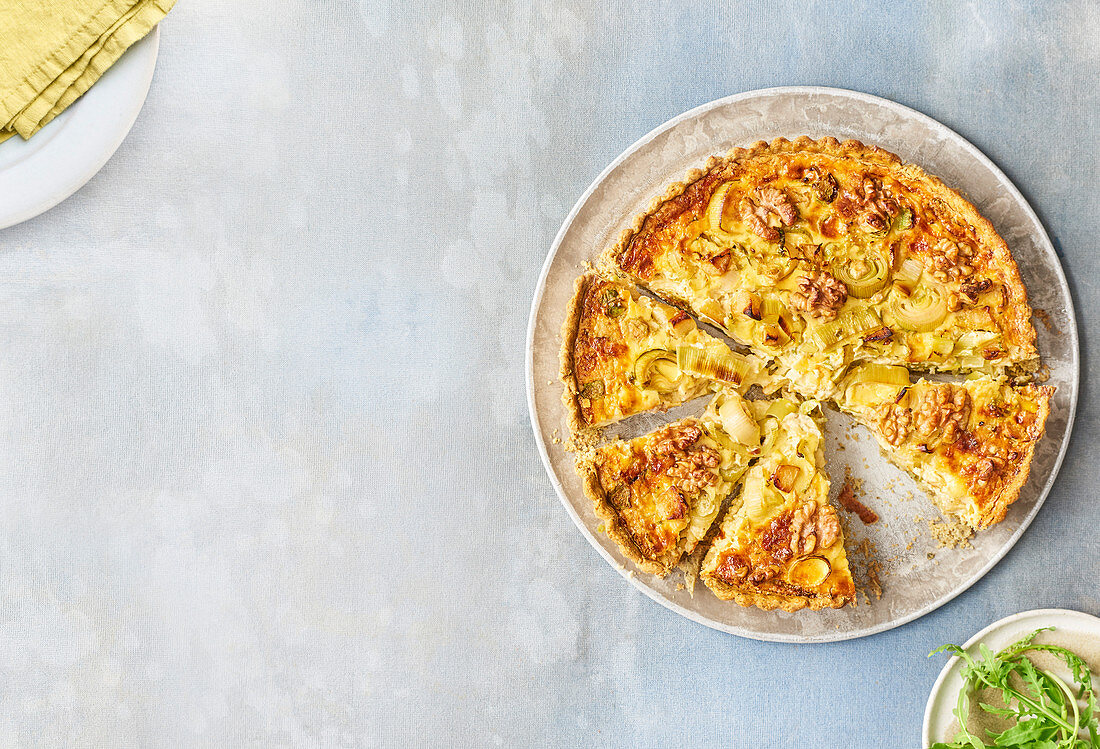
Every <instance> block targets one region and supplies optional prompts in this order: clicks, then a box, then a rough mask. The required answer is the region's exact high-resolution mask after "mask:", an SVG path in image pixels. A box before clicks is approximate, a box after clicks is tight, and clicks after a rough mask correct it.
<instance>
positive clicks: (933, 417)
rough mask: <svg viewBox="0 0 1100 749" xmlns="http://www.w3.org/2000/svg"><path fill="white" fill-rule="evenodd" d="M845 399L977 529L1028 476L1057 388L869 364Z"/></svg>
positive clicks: (995, 518) (996, 518)
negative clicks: (933, 377)
mask: <svg viewBox="0 0 1100 749" xmlns="http://www.w3.org/2000/svg"><path fill="white" fill-rule="evenodd" d="M844 383H845V387H844V392H843V396H842V398H841V399H840V401H839V403H838V405H839V406H840V408H841V409H842V410H843V411H846V412H848V413H850V414H852V415H853V416H854V417H855V418H856V420H857V421H859V422H861V423H862V424H864V425H866V426H867V427H868V428H869V429H870V430H871V432H872V433H873V434H874V435H875V437H876V438H877V439H878V441H879V444H880V445H881V447H882V451H883V454H884V455H885V456H886V457H887V458H888V459H889V460H890V461H891V462H892V463H894V464H895V465H897V466H898V467H899V468H902V469H903V470H905V471H908V472H909V473H910V474H912V475H913V477H914V478H915V479H916V480H917V482H918V483H919V484H920V485H921V486H922V487H923V488H924V489H925V490H926V491H927V492H928V493H929V494H931V495H932V498H933V500H934V501H935V502H936V505H937V506H938V507H939V508H940V510H942V511H943V512H944V513H945V514H947V515H950V516H953V517H957V518H959V519H961V520H963V521H965V522H966V523H967V524H969V525H971V526H972V527H974V528H983V527H985V526H988V525H991V524H993V523H999V522H1000V521H1001V520H1004V517H1005V513H1006V512H1007V511H1008V507H1009V505H1011V504H1012V503H1013V502H1015V501H1016V498H1017V497H1019V495H1020V489H1021V488H1022V487H1023V485H1024V484H1025V483H1026V482H1027V477H1028V473H1029V472H1030V470H1031V459H1032V455H1033V454H1034V452H1035V445H1036V443H1037V442H1038V441H1039V439H1040V438H1041V437H1042V436H1043V430H1044V428H1045V426H1046V420H1047V416H1048V415H1049V413H1050V398H1051V396H1052V395H1053V394H1054V388H1052V387H1040V386H1037V385H1026V386H1023V387H1012V386H1010V385H1008V384H1005V383H1004V382H1003V381H1002V380H999V379H994V378H992V377H988V376H985V375H971V376H970V377H969V378H968V379H966V380H965V381H963V382H958V383H949V382H929V381H928V380H920V381H918V382H916V383H912V384H910V383H909V373H908V372H907V371H906V370H905V369H904V368H902V367H887V366H881V365H874V364H869V365H864V366H862V367H859V368H857V369H856V370H854V371H853V372H852V373H851V374H850V375H849V376H848V377H847V378H846V379H845V380H844Z"/></svg>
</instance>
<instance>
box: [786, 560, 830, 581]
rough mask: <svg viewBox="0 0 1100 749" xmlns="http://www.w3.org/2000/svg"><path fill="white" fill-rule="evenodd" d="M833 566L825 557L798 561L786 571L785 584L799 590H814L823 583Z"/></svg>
mask: <svg viewBox="0 0 1100 749" xmlns="http://www.w3.org/2000/svg"><path fill="white" fill-rule="evenodd" d="M832 571H833V566H832V565H831V564H829V560H828V559H826V558H825V557H819V556H812V557H806V558H804V559H799V560H798V561H797V562H795V563H794V564H792V565H791V568H790V569H789V570H787V582H789V583H791V584H792V585H797V586H798V587H800V588H816V587H817V586H818V585H821V583H823V582H825V580H826V579H828V577H829V573H830V572H832Z"/></svg>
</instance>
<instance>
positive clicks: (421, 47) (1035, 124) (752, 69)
mask: <svg viewBox="0 0 1100 749" xmlns="http://www.w3.org/2000/svg"><path fill="white" fill-rule="evenodd" d="M884 5H886V4H883V3H878V2H867V3H859V4H852V5H844V6H841V5H838V4H835V3H824V2H821V3H807V2H802V1H800V2H789V3H773V2H755V3H741V4H734V3H730V4H723V8H722V9H721V10H720V11H718V10H715V9H714V8H713V7H709V8H708V7H704V6H703V5H702V4H699V3H690V2H683V3H667V4H666V3H661V4H651V3H636V4H634V3H622V2H611V3H602V4H601V3H588V2H580V1H579V0H578V1H576V2H542V3H539V4H537V5H534V4H528V3H523V2H519V3H516V4H510V3H501V4H475V3H469V2H462V3H451V4H434V5H421V4H418V3H405V2H393V3H392V4H389V3H384V2H377V1H375V0H363V2H359V3H355V2H322V0H282V1H281V2H277V3H271V2H260V0H192V2H185V3H180V4H179V5H178V6H177V8H176V9H175V11H173V13H172V15H171V16H170V17H169V18H168V19H167V20H166V21H165V22H164V24H163V26H162V43H161V57H160V61H159V63H158V69H157V73H156V76H155V78H154V80H153V86H152V90H151V92H150V96H149V100H148V102H147V103H146V106H145V109H144V110H143V112H142V114H141V116H140V117H139V119H138V121H137V125H136V126H135V128H134V130H133V132H132V133H131V134H130V136H129V138H128V139H127V141H126V142H125V143H124V144H123V145H122V147H121V148H120V149H119V151H118V153H117V154H116V155H115V157H114V158H113V159H112V160H111V161H110V162H109V163H108V164H107V166H106V167H105V168H104V169H103V171H102V172H101V173H100V174H99V175H98V176H97V177H96V178H94V179H93V180H92V181H91V182H90V183H89V184H88V186H87V187H85V188H84V189H83V190H81V191H80V192H79V193H77V194H76V195H75V196H73V197H72V198H70V199H69V200H67V201H66V202H64V203H63V204H61V205H60V206H59V207H57V208H55V209H53V210H52V211H49V212H47V213H46V214H44V215H42V216H40V217H38V218H36V219H33V220H31V221H28V222H26V223H25V224H22V225H20V226H17V227H14V228H12V229H8V230H5V231H0V350H2V351H3V352H4V355H3V357H2V359H0V513H2V517H3V523H2V526H0V745H4V746H8V745H17V744H23V745H27V746H30V745H46V746H51V745H54V746H61V745H85V746H93V745H96V746H103V745H113V746H130V745H133V746H138V745H140V746H180V745H185V746H189V745H198V746H225V745H238V744H256V745H264V746H279V745H293V746H314V745H316V746H345V745H346V746H363V745H365V746H373V745H402V744H407V743H413V740H415V741H419V742H423V743H424V744H428V745H489V746H492V745H494V744H497V745H513V746H523V745H532V744H546V743H561V744H566V745H578V744H582V745H586V744H597V745H662V744H664V745H667V744H671V743H674V742H686V741H689V740H690V741H691V742H692V743H699V744H709V743H719V742H720V743H722V744H725V745H732V746H774V745H779V744H780V743H790V744H792V745H813V746H818V745H821V746H836V745H840V744H842V743H843V744H844V745H846V746H869V747H874V746H911V745H916V743H917V742H918V741H919V735H920V733H919V731H920V721H921V715H922V712H923V708H924V702H925V699H926V697H927V694H928V690H929V689H930V687H931V685H932V682H933V681H934V679H935V676H936V674H937V673H938V671H939V668H940V667H941V665H942V663H943V661H942V659H939V658H936V659H932V660H928V659H926V658H925V657H924V656H925V654H926V653H927V652H928V651H929V650H931V649H932V648H933V647H934V646H936V645H938V644H940V643H941V642H944V641H947V640H962V639H965V638H966V637H968V636H969V635H970V634H972V633H973V632H974V631H976V630H977V629H979V628H980V627H983V626H985V625H986V624H988V623H989V622H991V621H992V620H994V619H997V618H1000V617H1002V616H1005V615H1007V614H1010V613H1013V612H1016V611H1019V610H1023V609H1030V608H1035V607H1040V606H1058V607H1068V608H1075V609H1080V610H1083V611H1087V612H1090V613H1093V614H1100V583H1098V582H1097V581H1098V580H1100V537H1098V534H1097V528H1098V524H1100V502H1098V500H1097V499H1096V496H1097V494H1096V487H1097V485H1098V483H1100V462H1098V460H1097V457H1098V456H1097V450H1098V448H1097V443H1098V438H1100V434H1098V432H1100V430H1098V428H1097V416H1098V409H1097V407H1096V406H1095V405H1094V404H1093V403H1092V402H1091V398H1090V397H1091V395H1092V394H1093V393H1094V392H1095V387H1094V380H1095V379H1096V378H1100V375H1092V374H1091V371H1090V368H1089V364H1090V361H1091V360H1092V351H1091V350H1092V346H1093V345H1094V340H1095V339H1094V337H1093V336H1091V335H1090V330H1092V327H1093V326H1094V325H1095V324H1096V323H1097V320H1098V317H1100V312H1098V310H1100V306H1098V304H1097V303H1098V302H1100V288H1098V286H1097V278H1098V277H1100V254H1098V253H1097V252H1096V248H1095V246H1094V243H1095V242H1096V237H1098V236H1100V211H1098V210H1097V207H1096V206H1097V200H1096V190H1097V185H1098V184H1100V145H1098V140H1097V137H1096V134H1095V127H1096V124H1097V120H1098V118H1100V93H1098V91H1100V89H1098V88H1097V85H1096V81H1097V80H1098V79H1100V11H1098V8H1097V6H1096V4H1094V3H1091V2H1088V0H1080V1H1079V2H1067V3H1062V2H1055V3H1036V4H1035V7H1034V8H1033V7H1031V6H1030V5H1027V4H1023V3H1002V2H990V3H988V4H981V3H977V4H975V3H961V2H938V3H916V2H914V3H892V4H889V7H882V6H884ZM596 6H599V7H600V9H599V10H593V7H596ZM807 7H809V8H810V10H809V12H807V10H806V8H807ZM786 84H822V85H831V86H840V87H845V88H853V89H857V90H861V91H866V92H869V93H873V94H878V95H880V96H885V97H888V98H891V99H894V100H896V101H899V102H901V103H903V104H906V105H909V106H911V107H914V108H916V109H918V110H920V111H922V112H925V113H927V114H929V115H932V116H933V117H935V118H937V119H939V120H941V121H942V122H944V123H945V124H947V125H948V126H950V127H952V128H954V129H956V130H958V131H959V132H960V133H962V134H963V135H964V136H965V137H967V138H968V139H970V140H971V141H972V142H973V143H975V144H976V145H977V146H978V147H979V148H980V149H982V150H983V151H984V152H985V153H986V154H988V155H989V156H990V157H991V158H992V159H993V160H994V161H996V162H997V163H998V164H999V165H1000V166H1001V168H1002V169H1004V170H1005V172H1006V173H1008V175H1009V176H1010V177H1011V178H1012V179H1013V180H1015V182H1016V184H1017V185H1018V186H1019V187H1020V189H1021V190H1022V191H1023V192H1024V194H1025V195H1026V196H1027V197H1028V199H1029V200H1031V201H1032V204H1033V205H1034V207H1035V209H1036V210H1037V211H1038V213H1039V215H1040V217H1041V218H1042V220H1043V221H1044V223H1045V225H1046V226H1047V228H1048V230H1049V231H1050V234H1051V236H1052V238H1053V239H1054V241H1055V244H1056V246H1057V247H1058V249H1059V252H1060V253H1061V256H1062V258H1063V261H1064V264H1065V269H1066V273H1067V275H1068V276H1069V280H1070V284H1071V286H1072V288H1073V290H1074V294H1075V298H1076V301H1077V307H1078V314H1079V321H1080V329H1081V334H1082V348H1083V350H1082V355H1083V382H1082V384H1083V390H1082V394H1081V406H1080V410H1079V412H1078V422H1077V427H1076V433H1075V438H1074V440H1073V443H1072V445H1071V447H1070V452H1069V455H1068V456H1067V459H1066V463H1065V466H1064V467H1063V469H1062V473H1061V477H1060V479H1059V481H1058V483H1057V484H1056V486H1055V488H1054V491H1053V492H1052V493H1051V495H1050V498H1049V500H1048V501H1047V504H1046V505H1045V507H1044V508H1043V510H1042V511H1041V512H1040V514H1039V516H1038V519H1037V520H1036V522H1035V524H1034V525H1033V526H1032V527H1031V528H1030V529H1029V530H1028V532H1027V533H1026V534H1025V535H1024V537H1023V539H1022V540H1021V542H1020V543H1019V544H1018V545H1017V546H1016V548H1015V549H1014V550H1013V551H1012V552H1011V553H1010V554H1009V555H1008V556H1007V557H1006V558H1005V560H1004V561H1003V562H1001V564H999V565H998V566H997V567H996V568H995V569H994V570H993V571H992V572H991V573H990V574H989V575H988V576H987V577H986V578H985V579H983V580H982V581H981V582H980V583H979V584H977V585H976V586H974V587H973V588H972V589H971V590H970V591H968V592H967V593H965V594H964V595H962V596H960V597H959V598H957V599H956V600H955V601H953V602H952V603H950V604H948V605H947V606H945V607H944V608H942V609H940V610H939V611H937V612H936V613H934V614H932V615H929V616H927V617H925V618H923V619H920V620H918V621H916V622H914V623H912V624H910V625H907V626H905V627H903V628H901V629H898V630H894V631H891V632H888V633H885V634H881V635H878V636H875V637H871V638H867V639H863V640H856V641H851V642H845V643H837V644H833V645H825V646H820V645H818V646H790V645H778V644H767V643H760V642H753V641H748V640H742V639H738V638H736V637H731V636H728V635H724V634H721V633H718V632H714V631H711V630H708V629H705V628H703V627H701V626H699V625H696V624H693V623H691V622H689V621H687V620H684V619H681V618H679V617H678V616H676V615H675V614H673V613H671V612H669V611H667V610H665V609H663V608H661V607H660V606H658V605H657V604H655V603H653V602H651V601H650V600H648V599H646V598H645V597H643V596H642V595H641V594H640V593H638V592H637V591H636V590H634V589H633V588H631V587H630V586H629V585H627V584H626V583H625V582H624V581H623V580H622V579H621V578H620V577H619V575H618V574H617V573H616V572H615V571H614V570H613V569H611V568H610V567H608V566H607V565H606V563H604V562H603V560H602V559H601V558H600V557H599V556H598V555H597V553H596V552H595V551H594V550H592V549H591V548H590V547H589V546H588V544H587V542H586V541H585V540H584V539H583V538H582V537H581V535H580V533H579V532H578V531H577V530H576V528H575V527H574V526H573V524H572V522H571V521H570V519H569V518H568V516H567V515H566V513H565V511H564V510H563V509H562V507H561V506H560V504H559V502H558V499H557V498H556V496H555V495H554V493H553V490H552V488H551V486H550V483H549V481H548V479H547V478H546V475H545V473H544V472H543V468H542V465H541V463H540V461H539V457H538V453H537V451H536V449H535V446H534V441H533V438H532V435H531V428H530V425H529V422H528V416H527V408H526V400H525V394H524V385H523V381H524V378H523V359H524V339H525V328H526V323H527V314H528V311H529V303H530V298H531V294H532V291H533V288H534V284H535V281H536V278H537V275H538V271H539V268H540V266H541V264H542V261H543V259H544V257H545V255H546V252H547V249H548V247H549V244H550V242H551V239H552V238H553V235H554V233H555V231H556V229H557V227H558V225H559V224H560V222H561V221H562V219H563V218H564V217H565V215H566V213H567V212H568V210H569V208H570V206H571V205H572V203H573V201H574V200H575V199H576V198H577V196H579V195H580V193H581V192H582V191H583V190H584V188H585V187H586V186H587V184H588V183H589V182H590V181H591V180H592V179H593V178H594V177H595V176H596V175H597V174H598V173H599V171H600V170H601V169H602V168H603V167H604V166H605V165H606V164H607V163H608V162H609V161H610V160H611V159H613V158H614V157H615V156H616V155H617V154H618V153H619V152H620V151H622V150H623V149H624V148H625V147H626V146H628V145H629V144H630V143H632V142H633V141H634V140H636V139H637V138H638V137H640V136H641V135H643V134H644V133H646V132H647V131H648V130H650V129H651V128H653V127H655V126H656V125H658V124H660V123H662V122H664V121H665V120H666V119H668V118H669V117H672V116H673V115H676V114H678V113H680V112H682V111H684V110H686V109H689V108H691V107H694V106H696V105H698V104H701V103H704V102H707V101H709V100H712V99H714V98H717V97H720V96H724V95H726V94H730V93H734V92H738V91H744V90H748V89H754V88H759V87H763V86H773V85H786ZM0 148H2V146H0ZM841 737H843V738H841Z"/></svg>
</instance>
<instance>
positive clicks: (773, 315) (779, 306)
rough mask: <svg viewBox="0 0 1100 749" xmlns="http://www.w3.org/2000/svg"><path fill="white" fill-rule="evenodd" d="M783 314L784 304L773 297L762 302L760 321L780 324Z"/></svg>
mask: <svg viewBox="0 0 1100 749" xmlns="http://www.w3.org/2000/svg"><path fill="white" fill-rule="evenodd" d="M782 314H783V302H781V301H779V300H778V299H776V298H775V297H773V296H769V297H764V299H762V300H761V302H760V319H761V320H763V321H764V322H770V323H776V322H779V317H780V316H781V315H782Z"/></svg>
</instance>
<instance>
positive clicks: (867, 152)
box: [600, 135, 1039, 367]
mask: <svg viewBox="0 0 1100 749" xmlns="http://www.w3.org/2000/svg"><path fill="white" fill-rule="evenodd" d="M797 152H806V153H822V154H827V155H829V156H838V157H842V156H850V157H855V158H858V159H859V160H860V161H863V162H865V163H869V164H878V165H881V166H890V167H895V168H898V167H900V169H901V171H903V172H904V173H905V176H906V178H908V179H911V180H915V181H922V182H924V183H925V184H926V185H927V187H928V189H929V192H930V193H931V194H933V195H935V196H936V197H938V198H940V199H941V200H943V201H944V202H946V203H947V204H948V206H949V207H950V208H951V209H952V210H954V211H956V212H957V213H958V214H960V215H961V216H962V217H964V218H965V219H966V220H967V221H968V223H970V224H971V225H972V226H973V227H974V230H975V232H976V233H977V234H978V236H979V238H980V239H981V240H982V242H983V243H986V244H988V245H989V246H990V247H991V248H992V251H993V256H994V259H995V261H996V262H997V263H998V265H999V267H1000V268H1001V269H1002V270H1004V271H1005V275H1006V278H1005V285H1006V286H1007V287H1008V288H1009V290H1010V292H1011V293H1012V295H1013V297H1014V298H1013V299H1012V301H1011V302H1010V303H1009V305H1008V306H1009V312H1008V314H1006V315H1005V316H1004V318H1003V319H1004V321H1005V323H1006V325H1007V326H1008V328H1009V331H1010V332H1011V333H1012V343H1013V344H1014V345H1015V346H1016V347H1018V349H1021V350H1022V353H1023V354H1024V357H1023V361H1020V362H1014V364H1023V365H1025V366H1031V367H1034V366H1036V365H1037V363H1038V358H1039V353H1038V350H1037V349H1036V348H1035V337H1036V333H1035V327H1034V326H1033V325H1032V324H1031V314H1032V313H1031V306H1030V304H1029V303H1028V299H1027V289H1026V288H1025V287H1024V283H1023V280H1022V279H1021V278H1020V271H1019V268H1018V267H1017V265H1016V261H1015V260H1014V259H1013V257H1012V253H1011V252H1010V251H1009V249H1008V245H1007V244H1006V243H1005V241H1004V239H1002V238H1001V236H1000V235H999V234H998V233H997V231H996V229H994V228H993V224H991V223H990V222H989V220H988V219H986V218H985V217H984V216H982V214H981V213H979V212H978V209H977V208H975V207H974V205H973V204H972V203H970V201H968V200H967V199H966V198H964V197H963V196H962V195H960V194H959V193H958V192H957V191H955V190H954V189H952V188H951V187H948V186H947V185H946V184H944V182H943V180H941V179H940V178H939V177H936V176H935V175H932V174H929V173H928V172H926V171H924V169H922V168H921V167H919V166H917V165H916V164H907V163H905V162H903V161H902V159H901V157H900V156H898V155H896V154H894V153H891V152H890V151H887V150H885V149H883V148H879V147H878V146H872V145H867V144H865V143H863V142H861V141H858V140H845V141H844V142H840V141H838V140H837V139H836V138H833V137H825V138H821V139H820V140H813V139H812V138H810V137H809V136H807V135H803V136H800V137H798V138H795V139H794V140H793V141H792V140H788V139H786V138H776V139H775V140H773V141H771V142H770V143H769V142H767V141H763V140H761V141H757V142H756V143H753V144H752V145H751V146H749V147H748V148H741V147H737V148H733V149H731V150H730V151H729V153H727V154H726V156H725V157H719V156H711V157H710V158H709V159H707V162H706V165H705V166H704V168H702V169H691V170H689V171H688V173H687V174H686V175H685V177H684V181H683V182H675V183H673V184H671V185H669V186H668V188H666V190H665V192H664V194H663V195H661V196H660V197H657V198H654V200H653V201H651V202H650V205H649V207H648V208H647V209H646V210H645V211H644V212H642V213H640V214H638V215H637V216H635V217H634V220H633V222H632V224H631V226H630V228H629V229H626V230H624V231H623V232H622V234H621V235H620V237H619V241H618V242H617V243H616V244H615V245H614V246H612V247H611V248H609V249H608V250H607V251H606V252H605V253H604V255H603V257H602V258H601V261H600V263H601V265H603V266H605V267H606V268H607V270H608V272H610V273H614V274H616V275H618V276H620V277H621V276H623V275H624V274H623V272H622V271H621V270H620V269H619V265H618V264H619V259H620V258H621V257H622V255H623V253H624V252H626V250H627V248H628V246H629V245H630V242H631V240H632V239H633V238H634V236H635V235H636V234H637V233H638V232H640V231H641V230H642V229H643V228H644V226H645V223H646V221H647V220H648V219H649V217H650V216H651V215H653V214H654V213H655V212H656V211H657V210H658V209H659V208H660V206H661V205H662V204H664V203H666V202H668V201H669V200H672V199H674V198H676V197H679V196H680V195H682V194H683V192H684V190H686V189H687V188H688V187H689V186H690V185H692V184H693V183H695V182H697V181H699V180H700V179H702V178H703V177H704V176H706V175H707V174H709V173H710V172H712V171H714V170H716V169H719V168H721V167H724V166H728V165H731V164H735V163H737V162H740V161H746V160H748V159H751V158H755V157H758V156H764V155H778V154H783V153H797Z"/></svg>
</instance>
